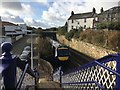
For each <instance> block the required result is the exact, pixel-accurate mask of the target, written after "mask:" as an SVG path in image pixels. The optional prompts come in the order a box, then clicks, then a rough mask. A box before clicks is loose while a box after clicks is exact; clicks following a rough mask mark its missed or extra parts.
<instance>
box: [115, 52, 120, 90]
mask: <svg viewBox="0 0 120 90" xmlns="http://www.w3.org/2000/svg"><path fill="white" fill-rule="evenodd" d="M116 63H117V65H116V72H117V73H119V74H120V53H118V59H117V60H116ZM115 88H116V90H120V77H119V76H118V75H116V87H115Z"/></svg>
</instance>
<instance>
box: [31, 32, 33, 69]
mask: <svg viewBox="0 0 120 90" xmlns="http://www.w3.org/2000/svg"><path fill="white" fill-rule="evenodd" d="M32 39H33V36H32V31H31V69H32V70H33V40H32Z"/></svg>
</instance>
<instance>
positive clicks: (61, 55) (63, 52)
mask: <svg viewBox="0 0 120 90" xmlns="http://www.w3.org/2000/svg"><path fill="white" fill-rule="evenodd" d="M50 43H51V44H52V46H53V47H54V56H55V58H57V59H58V60H59V61H68V60H69V48H68V47H67V46H65V45H63V44H60V43H58V42H57V41H55V40H53V39H50Z"/></svg>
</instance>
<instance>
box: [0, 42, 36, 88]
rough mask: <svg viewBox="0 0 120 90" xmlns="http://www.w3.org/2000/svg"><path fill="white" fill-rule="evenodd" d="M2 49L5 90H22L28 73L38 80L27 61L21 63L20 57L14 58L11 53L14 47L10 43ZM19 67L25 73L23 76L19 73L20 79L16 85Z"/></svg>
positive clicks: (2, 75) (2, 76) (0, 70)
mask: <svg viewBox="0 0 120 90" xmlns="http://www.w3.org/2000/svg"><path fill="white" fill-rule="evenodd" d="M1 47H2V51H3V54H2V56H1V57H0V61H1V63H0V75H1V78H0V79H1V81H2V82H3V83H2V85H4V88H5V90H10V89H13V90H20V89H21V85H22V83H23V80H24V78H25V75H26V74H27V73H28V74H30V75H31V76H32V77H34V78H36V73H35V72H34V71H33V70H32V69H31V68H30V67H29V64H28V63H27V62H26V61H21V60H20V58H19V57H16V56H15V57H14V56H13V55H12V54H11V53H10V51H11V49H12V45H11V44H10V43H8V42H5V43H3V44H2V45H1ZM17 67H19V68H20V69H21V70H22V71H23V72H21V76H20V73H18V74H19V76H20V78H19V80H18V82H17V84H16V81H17V80H16V79H18V77H17V73H16V72H17ZM1 88H2V87H1ZM1 88H0V89H1Z"/></svg>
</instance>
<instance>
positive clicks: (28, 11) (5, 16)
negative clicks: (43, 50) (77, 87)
mask: <svg viewBox="0 0 120 90" xmlns="http://www.w3.org/2000/svg"><path fill="white" fill-rule="evenodd" d="M118 1H120V0H2V1H1V0H0V16H1V17H2V20H3V21H9V22H13V23H26V24H27V25H29V26H34V27H42V28H50V27H59V26H63V25H64V24H65V22H66V20H67V19H68V18H69V16H70V14H71V11H74V13H84V12H90V11H92V8H93V7H95V8H96V11H97V13H99V12H100V8H101V7H103V8H104V10H107V9H109V8H111V7H114V6H118Z"/></svg>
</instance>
